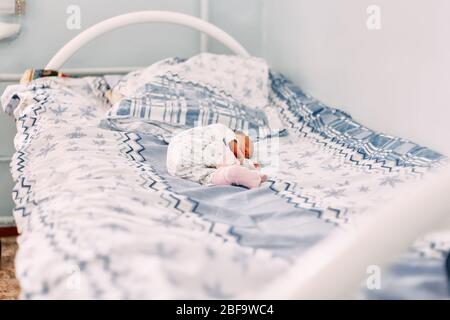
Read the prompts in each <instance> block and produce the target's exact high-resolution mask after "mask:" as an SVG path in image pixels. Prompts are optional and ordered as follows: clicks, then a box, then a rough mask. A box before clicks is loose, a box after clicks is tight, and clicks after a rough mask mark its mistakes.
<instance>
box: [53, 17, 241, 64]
mask: <svg viewBox="0 0 450 320" xmlns="http://www.w3.org/2000/svg"><path fill="white" fill-rule="evenodd" d="M148 22H165V23H172V24H178V25H182V26H186V27H189V28H192V29H196V30H198V31H200V32H202V33H204V34H207V35H208V36H210V37H212V38H214V39H216V40H218V41H219V42H221V43H222V44H223V45H225V46H226V47H228V48H229V49H230V50H231V51H232V52H233V53H235V54H237V55H241V56H249V53H248V52H247V50H245V48H244V47H243V46H242V45H241V44H240V43H239V42H238V41H236V40H235V39H234V38H233V37H231V36H230V35H229V34H228V33H226V32H225V31H223V30H222V29H220V28H218V27H216V26H215V25H213V24H211V23H209V22H207V21H204V20H202V19H199V18H197V17H194V16H190V15H187V14H183V13H177V12H170V11H138V12H132V13H127V14H123V15H119V16H115V17H113V18H110V19H107V20H104V21H102V22H99V23H97V24H95V25H93V26H92V27H90V28H88V29H86V30H85V31H83V32H81V33H80V34H78V35H77V36H76V37H75V38H73V39H72V40H70V41H69V42H68V43H67V44H66V45H64V47H62V48H61V49H60V50H59V51H58V52H57V53H56V55H55V56H54V57H53V58H52V59H51V60H50V62H49V63H48V64H47V66H46V69H52V70H58V69H60V68H61V67H62V65H63V64H64V63H65V62H66V61H67V59H69V58H70V57H71V56H72V55H73V54H74V53H75V52H77V51H78V50H79V49H80V48H82V47H83V46H84V45H85V44H87V43H88V42H90V41H92V40H94V39H95V38H97V37H99V36H100V35H102V34H105V33H107V32H109V31H112V30H115V29H119V28H122V27H125V26H129V25H133V24H140V23H148Z"/></svg>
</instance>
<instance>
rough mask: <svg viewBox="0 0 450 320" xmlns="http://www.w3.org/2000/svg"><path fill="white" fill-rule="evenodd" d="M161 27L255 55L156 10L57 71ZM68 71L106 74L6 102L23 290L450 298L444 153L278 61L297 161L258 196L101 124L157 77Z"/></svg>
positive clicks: (274, 91) (278, 103) (194, 21)
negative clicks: (373, 125) (311, 86)
mask: <svg viewBox="0 0 450 320" xmlns="http://www.w3.org/2000/svg"><path fill="white" fill-rule="evenodd" d="M148 22H165V23H174V24H179V25H182V26H186V27H189V28H193V29H196V30H198V31H200V32H202V33H204V34H206V35H208V36H209V37H212V38H214V39H216V40H217V41H219V42H221V43H222V44H224V45H225V46H226V47H228V48H229V49H230V50H231V51H232V52H233V53H234V54H235V55H236V56H238V57H242V59H244V60H245V59H250V57H249V54H248V52H247V51H246V50H245V48H244V47H243V46H242V45H240V44H239V43H238V42H237V41H236V40H235V39H233V38H232V37H231V36H230V35H228V34H227V33H225V32H224V31H222V30H220V29H219V28H217V27H216V26H214V25H212V24H210V23H208V22H206V21H203V20H201V19H198V18H195V17H192V16H187V15H184V14H180V13H173V12H163V11H143V12H135V13H129V14H125V15H120V16H117V17H114V18H111V19H108V20H105V21H103V22H100V23H98V24H96V25H94V26H92V27H91V28H88V29H87V30H85V31H84V32H82V33H80V34H79V35H78V36H76V37H75V38H74V39H72V40H71V41H70V42H68V43H67V44H66V45H65V46H64V47H63V48H62V49H61V50H59V51H58V52H57V53H56V55H55V56H54V57H53V58H52V59H51V60H50V62H49V63H48V64H47V66H46V69H52V70H60V69H61V68H62V67H63V65H64V63H65V62H66V61H67V60H68V59H69V58H70V57H71V56H72V55H73V54H74V53H75V52H76V51H77V50H79V49H80V48H81V47H83V46H84V45H85V44H87V43H88V42H90V41H94V40H95V39H96V38H97V37H98V36H100V35H102V34H104V33H107V32H110V31H112V30H115V29H118V28H121V27H124V26H128V25H130V24H139V23H148ZM207 57H209V58H208V59H210V60H205V61H208V63H213V62H211V61H214V59H215V58H214V57H211V56H207ZM220 59H222V58H220ZM224 59H225V58H224ZM202 61H204V60H202ZM245 61H246V60H245ZM184 63H189V60H187V61H186V60H179V59H173V60H168V61H166V62H164V63H163V66H164V67H165V66H168V65H170V66H172V65H176V66H177V65H181V66H182V65H183V64H184ZM168 68H169V67H168ZM199 68H200V67H199ZM65 72H67V73H69V74H71V75H75V76H78V77H80V76H90V77H86V78H74V79H72V78H70V79H64V78H62V79H58V78H56V79H54V78H42V79H37V80H35V81H33V82H31V83H29V84H26V85H18V86H13V87H10V88H8V89H7V90H6V92H5V94H4V96H3V99H4V100H3V101H2V102H3V105H4V106H5V110H6V111H7V112H9V113H11V114H13V115H14V116H15V118H16V123H17V127H18V136H17V137H16V140H15V144H16V149H17V152H16V154H15V156H14V158H13V160H12V166H11V167H12V172H13V177H14V179H15V181H16V187H15V189H14V193H13V198H14V200H15V203H16V209H15V212H14V215H15V219H16V222H17V224H18V227H19V229H20V231H21V236H20V238H19V244H20V249H19V252H18V255H17V277H18V279H19V281H20V282H21V287H22V297H23V298H251V299H253V298H270V299H326V298H332V299H342V298H447V297H448V292H447V290H448V288H447V281H448V280H447V277H446V269H445V259H446V257H447V253H448V250H449V248H450V237H449V236H448V234H449V233H448V232H447V231H446V230H447V229H446V228H445V227H446V226H448V208H450V199H449V198H448V197H447V196H446V193H447V190H448V189H449V187H450V171H449V170H448V168H447V167H446V158H445V157H444V156H443V155H440V154H439V153H437V152H434V151H432V150H429V149H427V148H425V147H422V146H419V145H417V144H415V143H413V142H410V141H407V140H404V139H400V138H396V137H391V136H388V135H384V134H381V133H377V132H375V131H373V130H370V129H368V128H366V127H364V126H363V125H361V124H359V123H357V122H356V121H355V120H353V119H352V118H351V116H350V115H348V114H346V113H345V112H343V111H341V110H337V109H333V108H330V107H328V106H326V105H324V104H322V103H321V102H320V101H318V100H316V99H314V98H313V97H310V96H308V95H306V94H304V93H303V92H302V91H301V90H300V89H299V88H297V87H296V86H295V85H294V84H292V83H291V82H290V81H289V80H288V79H286V78H285V77H283V76H282V75H280V74H278V73H276V72H274V71H271V70H270V71H268V74H269V79H268V81H269V87H270V88H271V89H270V90H271V92H270V94H269V99H270V101H271V104H272V106H273V108H275V110H276V111H277V114H278V115H279V117H280V121H281V122H282V123H283V126H284V127H285V128H284V129H285V130H286V131H287V132H288V134H287V135H284V134H283V135H279V136H277V138H276V139H274V140H276V149H275V151H272V153H271V156H273V157H276V158H277V159H278V161H281V162H282V164H277V168H276V170H275V171H274V173H273V175H272V177H273V178H272V179H269V181H268V182H267V183H266V184H264V185H263V186H262V187H261V188H260V189H258V190H245V189H242V188H240V187H231V186H230V187H209V188H205V187H201V186H199V185H197V184H195V183H191V182H189V181H180V180H179V179H176V178H173V177H170V176H169V175H168V174H167V172H166V171H165V168H164V155H165V148H166V144H165V143H164V142H163V141H161V139H159V138H160V136H158V135H157V134H154V135H152V134H150V135H148V134H147V133H148V132H146V131H147V130H150V131H151V130H153V129H148V128H150V127H148V126H140V125H138V126H133V125H130V123H129V122H123V121H122V122H120V121H116V120H117V118H113V117H110V118H109V119H108V121H109V122H107V124H109V127H106V128H105V126H103V127H102V128H100V127H99V123H100V122H101V121H100V120H101V119H102V118H103V117H104V114H105V113H107V112H108V110H110V108H111V103H110V101H108V99H107V97H106V93H107V91H108V90H110V89H111V88H114V87H115V86H117V85H118V84H119V85H124V86H127V85H128V83H129V82H130V81H131V80H132V79H133V77H134V79H146V81H147V80H148V79H150V80H148V81H150V82H151V81H153V80H151V79H153V78H152V77H150V78H146V77H145V72H141V71H139V70H138V71H136V70H132V69H128V68H127V69H117V68H112V69H87V70H83V69H78V70H77V69H74V70H65ZM126 72H131V74H132V75H133V76H128V78H126V77H127V76H125V77H124V76H119V75H118V74H119V73H121V74H123V73H126ZM133 73H134V74H133ZM99 74H102V75H99ZM108 74H110V75H108ZM143 74H144V75H143ZM152 76H153V75H152ZM124 79H125V80H124ZM164 79H165V81H168V82H164V83H166V84H167V83H169V84H170V86H168V88H175V87H176V88H179V86H175V84H176V85H179V84H180V83H182V84H184V83H183V82H182V80H180V79H177V78H170V77H169V78H164ZM170 81H173V82H170ZM157 84H158V85H160V84H161V83H157ZM206 87H208V86H205V88H206ZM153 88H154V87H153ZM158 88H159V89H161V87H158ZM182 88H186V87H182ZM202 88H203V87H202ZM163 89H164V88H163ZM189 89H190V90H195V86H194V88H192V87H189ZM203 89H204V88H203ZM161 90H162V89H161ZM167 90H169V89H167ZM181 90H182V89H180V91H179V92H181ZM145 94H146V95H147V96H146V97H148V95H151V94H152V93H151V92H148V91H147V92H145ZM162 95H166V96H167V95H168V93H167V92H166V91H163V93H162ZM174 95H175V98H174V97H172V96H171V98H170V99H175V101H176V102H177V103H178V100H177V98H179V95H178V96H177V95H176V94H174ZM151 99H153V100H151V101H156V100H157V99H158V97H155V96H151ZM183 99H186V98H185V97H183ZM158 101H159V100H158ZM182 101H185V100H182ZM5 102H6V103H5ZM226 102H227V103H231V102H230V101H228V100H227V101H226ZM273 108H272V109H273ZM140 110H142V109H140ZM171 110H172V109H171ZM272 111H273V110H272ZM120 112H123V109H120V105H119V109H118V111H117V113H116V114H115V115H116V116H117V115H118V114H119V113H120ZM109 115H110V116H111V112H110V113H109ZM120 119H122V118H120ZM134 120H135V119H134ZM246 120H248V122H251V121H252V119H246ZM133 123H134V122H133ZM147 124H148V123H147ZM151 133H152V132H151ZM263 141H265V140H264V139H262V140H261V147H260V148H261V149H262V148H263V147H264V143H262V142H263ZM261 152H262V151H261ZM280 158H281V159H280ZM230 203H234V204H241V205H240V206H236V205H230ZM377 276H378V277H380V278H381V280H380V281H381V282H380V286H377V285H375V286H374V287H371V286H370V284H368V282H367V281H369V280H373V279H374V277H377ZM378 280H379V279H378ZM375 282H376V281H375Z"/></svg>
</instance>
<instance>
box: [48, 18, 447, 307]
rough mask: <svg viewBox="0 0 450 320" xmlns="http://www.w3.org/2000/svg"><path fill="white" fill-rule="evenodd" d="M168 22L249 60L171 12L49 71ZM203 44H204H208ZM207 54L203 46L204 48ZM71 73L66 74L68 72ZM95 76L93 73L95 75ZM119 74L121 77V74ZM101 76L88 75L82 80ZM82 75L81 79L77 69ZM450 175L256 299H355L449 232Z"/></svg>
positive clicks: (104, 27) (71, 48)
mask: <svg viewBox="0 0 450 320" xmlns="http://www.w3.org/2000/svg"><path fill="white" fill-rule="evenodd" d="M148 22H165V23H172V24H178V25H182V26H186V27H189V28H193V29H196V30H198V31H200V32H202V33H204V34H205V35H207V36H209V37H212V38H214V39H216V40H218V41H219V42H221V43H222V44H224V45H225V46H226V47H228V48H229V49H230V50H231V51H232V52H233V53H234V54H237V55H241V56H246V57H247V56H249V54H248V52H247V51H246V50H245V48H244V47H243V46H242V45H241V44H239V42H237V41H236V40H235V39H234V38H233V37H231V36H230V35H229V34H227V33H226V32H224V31H223V30H221V29H219V28H218V27H216V26H214V25H212V24H210V23H208V22H206V21H204V20H202V19H199V18H196V17H193V16H189V15H185V14H181V13H174V12H168V11H140V12H134V13H128V14H124V15H119V16H116V17H113V18H110V19H107V20H105V21H102V22H100V23H98V24H96V25H94V26H92V27H90V28H89V29H87V30H85V31H84V32H82V33H80V34H79V35H77V36H76V37H75V38H73V39H72V40H71V41H69V42H68V43H67V44H66V45H64V46H63V47H62V48H61V49H60V50H59V51H58V52H57V53H56V55H55V56H54V57H53V58H52V59H51V60H50V61H49V63H48V64H47V66H46V68H47V69H54V70H58V69H60V68H61V67H62V66H63V64H64V63H65V62H66V61H67V59H69V58H70V57H71V56H72V55H73V54H74V53H75V52H76V51H77V50H78V49H80V48H81V47H83V46H84V45H85V44H86V43H88V42H90V41H92V40H94V39H95V38H97V37H98V36H100V35H102V34H105V33H107V32H110V31H112V30H115V29H118V28H121V27H124V26H128V25H131V24H139V23H148ZM204 41H205V40H203V42H204ZM202 47H203V48H205V46H204V45H203V46H202ZM131 69H133V68H122V69H120V68H116V69H114V68H113V69H109V70H103V71H104V72H103V73H120V72H127V71H130V70H131ZM68 71H69V70H66V72H68ZM93 71H94V72H93ZM119 71H120V72H119ZM101 72H102V70H101V69H98V70H93V69H89V70H84V74H92V73H101ZM77 73H78V74H80V73H81V74H83V70H82V69H78V72H77ZM448 190H450V170H449V169H448V168H443V169H442V170H441V171H440V174H439V175H431V176H430V177H429V179H427V180H426V181H424V182H423V183H421V185H420V186H419V187H415V188H412V187H410V188H407V189H405V190H403V192H399V193H398V195H397V197H396V199H395V200H394V201H393V202H392V203H390V204H389V205H387V206H384V207H383V206H382V207H381V208H380V209H377V210H376V212H373V213H372V214H369V215H366V216H365V218H363V219H362V220H361V221H359V223H358V226H357V227H356V228H353V229H351V230H346V231H337V232H336V233H335V234H334V235H332V236H330V237H329V238H327V239H326V240H324V241H323V242H322V243H319V244H318V245H316V246H315V247H313V248H311V249H310V251H309V252H307V253H306V254H305V255H304V256H302V257H301V258H300V259H299V260H298V261H297V262H296V263H295V264H294V267H293V268H291V270H290V272H288V273H287V274H284V275H282V276H280V278H279V279H277V280H275V281H274V282H273V283H269V284H267V286H266V287H267V289H266V290H264V291H262V292H261V293H260V294H259V296H258V297H255V296H252V297H245V296H243V297H242V298H252V299H254V298H271V299H330V298H331V299H342V298H352V297H354V294H355V292H357V289H358V287H359V286H360V285H361V283H362V281H363V280H364V279H365V278H366V277H367V267H368V266H370V265H376V266H379V267H383V266H385V265H386V264H387V263H389V262H390V261H391V260H392V259H394V258H395V257H396V256H398V254H400V253H401V252H402V251H404V250H406V249H407V247H408V246H409V245H410V244H411V243H412V242H413V241H414V240H415V239H417V238H418V237H419V236H421V235H423V234H425V233H426V232H428V231H431V230H435V229H436V228H439V227H442V226H444V227H445V226H448V225H449V224H448V218H447V217H448V214H449V212H450V197H449V196H448Z"/></svg>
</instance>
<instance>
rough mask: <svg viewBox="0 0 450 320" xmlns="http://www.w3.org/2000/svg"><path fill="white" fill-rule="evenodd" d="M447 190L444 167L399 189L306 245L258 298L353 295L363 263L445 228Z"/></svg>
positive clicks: (383, 260) (449, 216)
mask: <svg viewBox="0 0 450 320" xmlns="http://www.w3.org/2000/svg"><path fill="white" fill-rule="evenodd" d="M449 190H450V168H449V167H448V166H447V167H446V168H443V169H442V170H441V171H439V173H438V174H434V175H433V176H430V177H429V178H428V179H427V180H425V181H424V182H423V183H421V185H420V186H414V187H408V188H404V189H403V190H401V191H399V193H398V194H397V197H396V199H395V200H394V201H392V203H390V204H389V205H388V206H384V207H380V209H379V210H378V211H376V212H373V213H370V214H367V215H366V216H365V218H364V219H361V220H360V221H359V222H358V226H357V228H353V229H351V230H348V231H342V230H341V231H338V232H336V233H335V234H334V236H331V237H329V238H327V239H326V240H324V241H323V242H322V243H320V244H319V245H317V246H315V247H313V248H311V250H310V251H309V252H307V253H306V254H305V255H303V256H302V257H301V258H300V259H299V260H298V261H297V262H296V263H295V266H294V267H293V268H291V270H290V271H289V272H288V273H286V274H284V275H283V276H281V277H280V278H279V279H278V280H276V281H274V283H272V284H271V285H268V286H267V289H266V290H265V291H263V292H261V296H259V297H258V299H259V298H261V299H268V298H269V299H347V298H350V299H351V298H355V297H356V296H355V293H357V292H358V289H359V288H360V287H361V286H362V285H363V284H364V280H365V279H367V277H368V267H370V266H376V267H379V268H380V270H382V268H383V267H384V266H386V265H387V264H388V263H389V262H391V261H392V260H393V259H394V258H396V257H398V255H400V254H401V253H403V252H405V251H406V250H407V248H408V247H409V246H410V245H411V243H413V241H414V240H416V239H417V238H419V237H420V236H422V235H424V234H426V233H427V232H430V231H435V230H439V229H442V228H449V227H450V224H449V221H450V197H449V196H448V192H449ZM382 274H383V273H382V272H381V279H382ZM381 286H382V281H381ZM252 298H253V299H254V298H255V297H252Z"/></svg>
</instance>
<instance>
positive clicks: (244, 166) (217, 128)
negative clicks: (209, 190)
mask: <svg viewBox="0 0 450 320" xmlns="http://www.w3.org/2000/svg"><path fill="white" fill-rule="evenodd" d="M252 155H253V143H252V141H251V139H250V137H248V136H247V135H245V134H244V133H242V132H234V131H233V130H231V129H230V128H228V127H226V126H224V125H222V124H212V125H208V126H204V127H195V128H192V129H189V130H186V131H183V132H180V133H179V134H177V135H176V136H174V137H173V138H172V140H171V142H170V144H169V147H168V149H167V170H168V172H169V173H170V174H171V175H174V176H177V177H180V178H184V179H188V180H191V181H195V182H198V183H201V184H204V185H242V186H245V187H247V188H250V189H252V188H256V187H258V186H259V185H260V184H261V182H263V181H265V180H266V178H267V177H266V176H265V175H263V174H261V173H260V172H259V171H258V169H259V167H260V166H259V164H258V163H254V162H252V161H250V160H249V159H250V158H251V157H252Z"/></svg>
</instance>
